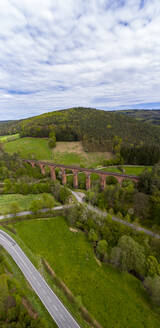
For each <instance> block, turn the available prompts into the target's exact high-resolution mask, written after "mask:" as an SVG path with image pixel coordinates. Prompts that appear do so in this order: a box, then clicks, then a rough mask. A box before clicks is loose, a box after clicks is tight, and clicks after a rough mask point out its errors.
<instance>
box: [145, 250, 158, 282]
mask: <svg viewBox="0 0 160 328" xmlns="http://www.w3.org/2000/svg"><path fill="white" fill-rule="evenodd" d="M146 264H147V272H148V275H149V276H151V277H155V276H157V275H160V264H159V263H158V261H157V259H156V258H155V256H153V255H150V256H148V258H147V263H146Z"/></svg>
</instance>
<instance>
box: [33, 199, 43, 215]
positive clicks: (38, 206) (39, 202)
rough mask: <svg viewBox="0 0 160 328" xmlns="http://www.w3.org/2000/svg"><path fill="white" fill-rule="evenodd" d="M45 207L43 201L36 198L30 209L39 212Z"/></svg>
mask: <svg viewBox="0 0 160 328" xmlns="http://www.w3.org/2000/svg"><path fill="white" fill-rule="evenodd" d="M41 208H43V202H42V200H41V199H34V200H33V201H32V202H31V205H30V211H32V212H33V213H35V214H37V212H38V211H39V210H40V209H41Z"/></svg>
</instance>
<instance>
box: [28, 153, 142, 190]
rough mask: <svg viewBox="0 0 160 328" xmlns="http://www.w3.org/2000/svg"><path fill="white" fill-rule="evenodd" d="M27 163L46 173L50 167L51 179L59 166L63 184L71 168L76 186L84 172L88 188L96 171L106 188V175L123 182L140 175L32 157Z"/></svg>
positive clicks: (136, 179)
mask: <svg viewBox="0 0 160 328" xmlns="http://www.w3.org/2000/svg"><path fill="white" fill-rule="evenodd" d="M23 161H24V162H26V163H29V164H30V165H31V166H32V167H35V166H39V167H40V169H41V173H42V174H43V175H45V168H46V167H49V168H50V172H51V179H52V180H56V172H55V169H56V168H59V169H60V170H61V174H62V184H63V185H65V184H66V183H67V175H66V170H70V171H71V172H72V173H73V186H74V188H78V173H80V172H84V173H85V175H86V189H87V190H88V189H90V187H91V173H96V174H98V175H99V177H100V183H101V189H102V190H104V189H105V187H106V177H107V176H114V177H115V178H116V179H117V180H118V182H119V183H122V181H123V180H125V179H130V180H132V181H134V182H135V183H137V182H138V179H139V178H138V177H137V176H134V175H127V174H120V173H113V172H105V171H99V170H95V169H87V168H82V167H77V166H70V165H63V164H56V163H51V162H46V161H37V160H31V159H24V160H23Z"/></svg>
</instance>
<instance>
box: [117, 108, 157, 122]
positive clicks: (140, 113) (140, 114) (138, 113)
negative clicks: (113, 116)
mask: <svg viewBox="0 0 160 328" xmlns="http://www.w3.org/2000/svg"><path fill="white" fill-rule="evenodd" d="M121 113H122V114H125V115H127V116H128V117H132V118H135V119H137V120H139V121H141V122H145V123H152V124H155V125H159V126H160V109H157V110H154V109H152V110H150V109H130V110H124V111H121Z"/></svg>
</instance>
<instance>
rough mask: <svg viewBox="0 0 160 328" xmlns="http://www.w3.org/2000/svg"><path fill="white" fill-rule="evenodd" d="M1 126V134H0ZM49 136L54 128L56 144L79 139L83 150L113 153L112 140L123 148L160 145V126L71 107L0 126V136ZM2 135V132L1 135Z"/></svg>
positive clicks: (113, 114) (117, 115)
mask: <svg viewBox="0 0 160 328" xmlns="http://www.w3.org/2000/svg"><path fill="white" fill-rule="evenodd" d="M2 127H3V131H2ZM4 127H5V129H6V130H5V134H6V133H9V134H10V133H13V130H14V133H15V132H20V134H21V136H22V137H24V136H34V137H48V135H49V133H50V131H52V130H53V129H54V130H55V133H56V139H57V140H58V141H60V140H63V141H73V140H82V142H83V146H84V148H85V150H88V151H100V150H101V151H105V150H107V151H109V150H110V151H112V150H113V145H114V144H115V143H116V140H115V138H117V137H118V138H121V139H122V144H125V145H142V144H144V143H145V144H159V143H160V133H159V132H160V130H159V127H156V126H153V125H151V124H147V123H142V122H138V121H137V120H135V119H133V118H130V117H127V116H125V115H124V114H121V113H119V112H109V111H102V110H97V109H92V108H71V109H68V110H60V111H55V112H50V113H47V114H42V115H39V116H35V117H32V118H29V119H25V120H21V121H16V122H15V123H14V124H13V122H11V123H7V125H2V126H1V125H0V134H4ZM2 132H3V133H2Z"/></svg>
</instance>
